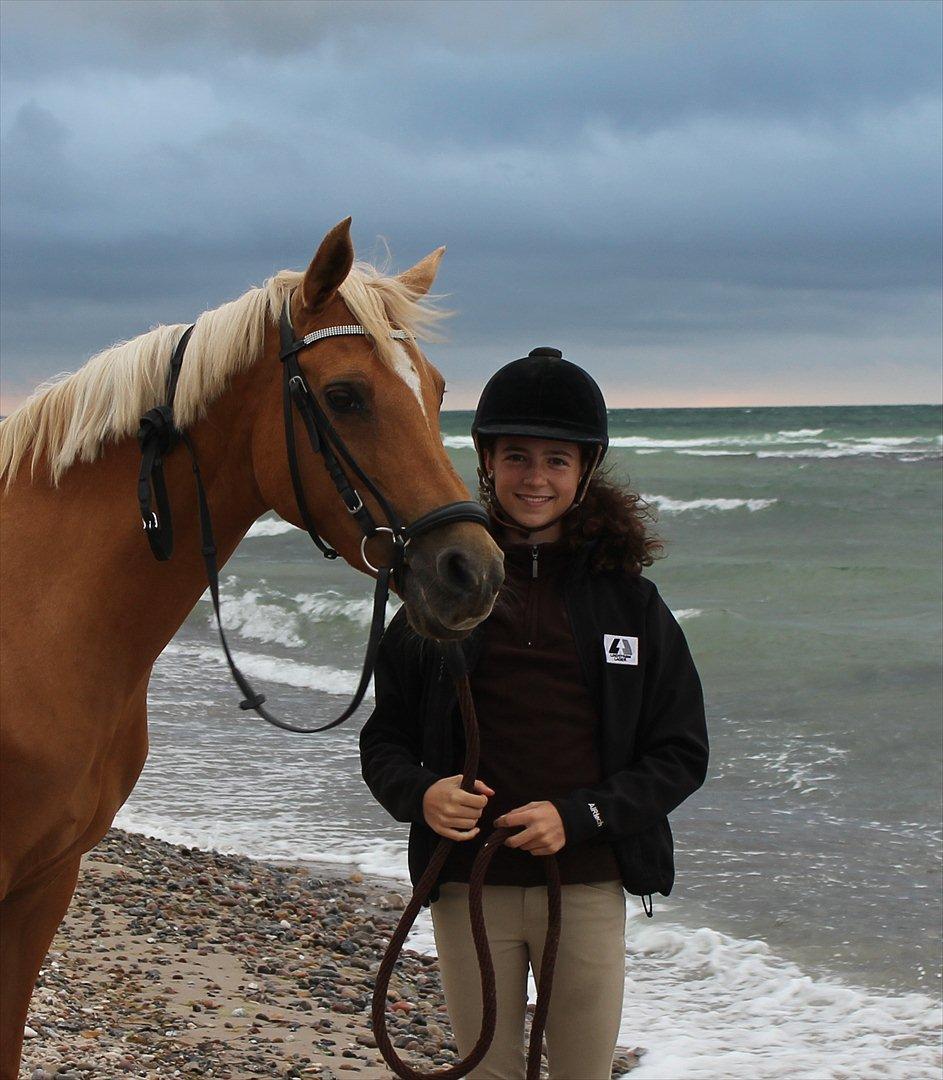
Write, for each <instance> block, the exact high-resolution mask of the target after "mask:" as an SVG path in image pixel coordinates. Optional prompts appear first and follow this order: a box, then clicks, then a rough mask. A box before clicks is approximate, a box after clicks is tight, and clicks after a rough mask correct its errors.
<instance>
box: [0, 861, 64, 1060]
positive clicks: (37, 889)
mask: <svg viewBox="0 0 943 1080" xmlns="http://www.w3.org/2000/svg"><path fill="white" fill-rule="evenodd" d="M80 861H81V860H80V857H79V856H74V857H71V858H70V859H69V860H68V861H67V862H66V863H65V864H64V865H63V867H62V869H61V870H60V871H59V873H58V874H57V875H56V876H55V877H53V878H51V879H49V878H47V879H45V880H44V881H42V882H40V883H37V884H34V885H27V886H25V887H24V888H22V889H19V890H18V891H17V892H15V893H11V894H10V895H8V896H6V897H5V898H4V899H3V901H2V902H0V1080H16V1076H17V1071H18V1069H19V1065H20V1053H21V1049H22V1044H23V1028H24V1027H25V1026H26V1016H27V1012H28V1010H29V1001H30V997H31V996H32V993H33V986H34V985H35V983H36V977H37V975H38V974H39V969H40V967H42V963H43V958H44V957H45V955H46V952H47V950H48V949H49V946H50V944H51V943H52V939H53V938H54V937H55V934H56V930H57V929H58V927H59V923H60V922H61V921H62V919H63V916H64V915H65V913H66V909H67V908H68V906H69V901H70V900H71V899H72V893H73V892H74V891H75V882H76V879H77V878H78V873H79V862H80Z"/></svg>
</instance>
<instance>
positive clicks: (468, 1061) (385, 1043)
mask: <svg viewBox="0 0 943 1080" xmlns="http://www.w3.org/2000/svg"><path fill="white" fill-rule="evenodd" d="M446 655H447V656H448V658H449V667H450V669H451V671H452V677H453V679H454V680H455V689H456V692H457V695H458V705H459V710H460V712H461V714H462V722H463V724H464V728H465V747H466V749H465V761H464V764H463V766H462V783H461V788H462V791H469V792H470V791H473V790H474V787H475V778H476V776H477V775H478V756H479V740H478V719H477V717H476V715H475V703H474V701H473V699H472V693H471V687H470V686H469V682H468V674H467V672H466V671H465V665H464V657H463V656H462V653H461V652H460V650H459V649H458V648H457V647H451V648H449V649H448V651H447V654H446ZM518 831H519V830H518V829H495V830H494V832H493V833H492V834H491V835H490V836H489V837H488V839H487V840H486V841H485V842H484V844H483V845H482V848H481V850H480V851H479V852H478V856H477V858H476V859H475V862H474V865H473V866H472V871H471V875H470V880H469V883H468V909H469V915H470V918H471V931H472V938H473V940H474V943H475V953H476V954H477V956H478V968H479V971H480V973H481V1002H482V1014H481V1032H480V1034H479V1036H478V1041H477V1042H476V1043H475V1045H474V1047H473V1048H472V1050H471V1052H470V1053H469V1054H468V1055H467V1056H466V1057H464V1058H462V1060H461V1061H459V1062H457V1063H456V1064H455V1065H450V1066H449V1067H448V1068H447V1069H440V1070H438V1071H437V1072H420V1071H419V1070H418V1069H414V1068H412V1066H410V1065H407V1064H406V1062H405V1061H403V1059H402V1058H401V1057H400V1056H399V1055H398V1054H397V1053H396V1050H395V1049H394V1047H393V1043H392V1041H391V1039H390V1036H389V1033H388V1031H387V1029H386V994H387V990H388V989H389V985H390V977H391V976H392V974H393V968H394V966H395V964H396V961H397V959H398V958H399V954H400V951H401V950H402V948H403V944H404V942H405V941H406V937H407V935H408V934H409V931H410V929H411V928H412V925H413V923H414V922H415V921H416V916H417V915H418V914H419V911H420V909H421V908H422V904H423V901H424V900H425V899H426V897H427V896H428V895H429V893H430V892H431V891H432V889H433V887H434V886H435V883H436V880H437V879H438V876H439V871H440V870H441V869H442V864H443V863H444V862H445V860H446V858H447V856H448V854H449V852H450V851H451V850H452V845H453V844H454V843H455V841H454V840H449V839H447V838H445V837H443V838H442V839H441V840H440V841H439V843H438V845H437V846H436V849H435V851H434V852H433V855H432V859H431V860H430V862H429V865H428V866H427V867H426V870H425V873H424V874H423V875H422V877H421V878H420V879H419V881H418V882H417V883H416V888H415V889H414V890H413V895H412V897H411V898H410V900H409V903H408V904H407V905H406V910H405V911H404V912H403V914H402V916H401V917H400V920H399V923H398V925H397V927H396V930H395V931H394V932H393V936H392V938H391V939H390V943H389V945H388V946H387V949H386V953H385V954H384V956H383V960H382V961H381V962H380V967H379V969H378V971H377V980H376V986H375V987H374V991H373V1008H372V1013H371V1017H372V1022H373V1034H374V1038H375V1039H376V1041H377V1046H378V1047H379V1049H380V1052H381V1053H382V1054H383V1059H384V1060H385V1061H386V1063H387V1065H389V1067H390V1068H391V1069H392V1070H393V1072H394V1073H395V1074H396V1075H397V1076H398V1077H400V1078H401V1080H453V1078H458V1077H460V1076H466V1075H467V1074H468V1073H470V1072H471V1070H472V1069H474V1068H475V1066H476V1065H478V1064H480V1063H481V1060H482V1059H483V1058H484V1056H485V1054H487V1053H488V1050H489V1049H490V1047H491V1043H492V1041H493V1040H494V1029H495V1024H496V1021H497V1007H496V1002H495V985H494V964H493V963H492V960H491V949H490V947H489V945H488V935H487V932H486V930H485V920H484V913H483V911H482V896H481V892H482V886H483V884H484V879H485V874H486V873H487V871H488V866H489V864H490V862H491V859H492V858H493V857H494V853H495V852H496V851H497V849H498V848H499V847H500V846H501V845H502V844H503V843H504V841H505V840H506V839H507V838H508V837H509V836H512V835H513V834H514V833H515V832H518ZM542 858H543V862H544V870H545V872H546V875H547V935H546V937H545V939H544V951H543V957H542V959H541V963H540V975H539V977H538V980H537V1005H536V1008H535V1009H534V1016H533V1019H532V1021H531V1029H530V1043H529V1044H528V1050H527V1080H538V1078H539V1076H540V1061H541V1053H542V1049H543V1035H544V1027H545V1026H546V1023H547V1010H548V1009H549V1007H550V993H551V989H552V987H553V970H554V964H555V962H556V958H557V948H558V946H559V944H560V908H561V903H560V870H559V867H558V866H557V860H556V858H555V857H554V856H553V855H546V856H542Z"/></svg>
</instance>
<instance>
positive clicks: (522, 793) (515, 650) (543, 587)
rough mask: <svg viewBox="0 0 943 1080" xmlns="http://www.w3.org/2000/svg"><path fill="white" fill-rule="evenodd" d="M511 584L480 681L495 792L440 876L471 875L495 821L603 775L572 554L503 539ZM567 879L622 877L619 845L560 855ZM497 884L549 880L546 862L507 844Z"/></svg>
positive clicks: (600, 842) (489, 638) (486, 768)
mask: <svg viewBox="0 0 943 1080" xmlns="http://www.w3.org/2000/svg"><path fill="white" fill-rule="evenodd" d="M499 542H500V543H501V546H502V547H503V548H504V552H505V563H504V568H505V575H506V578H505V581H506V584H505V587H504V589H503V590H502V592H501V596H500V597H499V599H498V603H497V604H496V605H495V609H494V611H493V612H492V614H491V615H490V617H489V618H488V620H487V622H486V623H485V627H484V640H483V645H482V652H481V656H480V659H479V661H478V663H477V665H476V667H475V670H474V672H473V673H472V678H471V685H472V692H473V694H474V698H475V708H476V711H477V713H478V724H479V727H480V730H481V762H480V765H479V768H478V776H479V777H480V778H481V779H482V780H484V781H485V783H486V784H488V785H490V786H491V787H492V788H494V790H495V795H493V796H492V797H491V798H490V799H489V800H488V805H487V806H486V807H485V810H484V812H483V814H482V816H481V819H480V820H479V823H478V824H479V826H480V828H481V831H480V832H479V834H478V835H477V836H476V837H475V839H474V840H468V841H462V842H459V843H457V844H455V846H454V848H453V849H452V852H451V854H450V855H449V857H448V859H447V860H446V863H445V865H444V867H443V868H442V873H441V874H440V877H439V881H440V882H442V881H468V880H469V875H470V873H471V866H472V863H473V862H474V859H475V855H476V854H477V853H478V849H479V848H480V847H481V844H482V843H483V842H484V840H485V838H487V837H488V836H489V835H490V834H491V831H492V829H493V827H494V819H495V818H496V817H499V816H500V815H501V814H504V813H506V812H507V811H508V810H513V809H516V808H517V807H520V806H523V805H525V804H526V803H528V802H535V801H538V800H543V799H554V798H560V797H562V796H565V795H568V794H569V793H570V792H571V791H572V790H573V789H574V788H578V787H586V786H590V785H593V784H598V783H599V782H600V780H601V779H602V772H601V769H600V762H599V751H598V746H597V729H598V726H599V720H598V717H597V715H596V711H595V709H594V708H593V703H592V700H591V697H590V693H589V688H588V687H587V685H586V681H585V679H584V676H583V670H582V667H581V665H580V660H579V656H578V654H577V651H576V642H575V641H574V640H573V633H572V631H571V629H570V622H569V619H568V617H567V613H566V607H565V604H564V599H563V583H564V580H565V577H566V571H567V567H568V564H569V559H570V557H571V556H570V554H569V553H568V552H567V551H566V550H565V544H564V542H562V541H557V542H554V543H549V544H540V545H538V546H536V547H532V546H530V545H527V544H508V543H506V542H504V541H499ZM557 860H558V862H559V866H560V879H561V881H562V882H563V883H564V884H577V883H580V882H590V881H611V880H613V879H618V878H620V877H621V875H620V873H619V868H618V865H617V864H616V861H615V856H614V855H613V852H612V848H611V846H610V844H609V843H608V842H607V841H606V840H605V839H602V838H594V839H592V840H589V841H587V842H586V843H584V844H578V845H575V846H573V847H570V846H569V845H568V844H567V845H565V846H564V847H563V848H562V850H561V851H559V852H558V853H557ZM485 881H486V883H487V884H489V885H543V884H545V882H546V877H545V874H544V866H543V860H542V859H540V858H538V857H536V856H534V855H530V854H529V853H528V852H525V851H518V850H515V849H513V848H508V847H504V846H502V847H501V848H499V849H498V850H497V852H496V853H495V855H494V858H493V859H492V861H491V866H490V868H489V870H488V875H487V877H486V879H485Z"/></svg>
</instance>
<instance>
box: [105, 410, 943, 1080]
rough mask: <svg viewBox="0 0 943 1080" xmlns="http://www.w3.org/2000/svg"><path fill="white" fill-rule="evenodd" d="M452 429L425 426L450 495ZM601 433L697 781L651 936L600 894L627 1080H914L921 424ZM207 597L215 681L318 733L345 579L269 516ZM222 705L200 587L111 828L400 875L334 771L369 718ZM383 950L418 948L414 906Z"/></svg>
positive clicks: (936, 767)
mask: <svg viewBox="0 0 943 1080" xmlns="http://www.w3.org/2000/svg"><path fill="white" fill-rule="evenodd" d="M470 422H471V414H470V413H467V412H447V413H445V414H443V416H442V431H443V441H444V444H445V447H446V448H447V452H448V454H449V456H450V458H451V459H452V461H453V462H454V464H455V466H456V468H457V469H458V472H459V473H460V474H461V476H462V477H463V478H464V480H465V481H466V483H467V484H468V485H469V488H470V490H473V489H474V477H475V464H476V461H475V455H474V451H473V449H472V445H471V439H470V437H469V434H468V432H469V425H470ZM609 422H610V432H611V449H610V451H609V460H610V461H611V463H612V467H613V474H614V475H615V476H616V477H618V478H619V479H620V480H621V481H623V482H624V483H626V484H628V485H630V486H631V487H632V488H634V489H635V490H637V491H639V492H640V493H641V494H642V495H643V497H644V498H645V499H646V500H647V502H648V503H649V504H650V505H651V507H652V508H653V509H654V510H655V511H656V513H657V517H658V521H657V525H656V526H655V530H656V531H657V533H658V534H659V535H660V536H661V537H662V538H663V539H664V540H665V543H666V557H665V558H663V559H661V560H659V561H658V562H657V563H656V564H655V565H654V566H652V567H651V568H650V569H649V570H647V571H646V574H647V576H648V577H650V578H652V579H653V580H654V581H655V582H656V583H657V585H658V588H659V590H660V591H661V593H662V595H663V596H664V597H665V599H666V601H667V603H668V604H669V606H670V607H671V608H672V610H673V611H674V613H675V615H676V616H677V618H678V619H679V621H680V623H681V626H682V628H683V630H684V633H685V635H686V637H687V640H688V642H689V644H690V647H691V651H692V653H693V656H694V659H695V662H696V664H697V666H698V669H699V671H700V674H701V678H702V681H703V685H704V692H705V699H706V705H707V712H708V722H709V726H710V734H711V744H712V758H711V766H710V772H709V775H708V779H707V782H706V783H705V785H704V786H703V788H702V789H701V790H699V791H698V792H697V793H696V794H695V795H693V796H692V797H691V798H690V799H688V800H687V801H686V802H685V803H684V804H683V805H682V806H681V807H679V808H678V810H677V811H676V812H675V813H674V814H673V815H672V825H673V828H674V832H675V837H676V848H677V869H678V877H677V883H676V886H675V888H674V891H673V892H672V894H671V896H670V897H668V898H664V897H656V898H655V916H654V918H653V919H648V918H646V916H645V915H644V913H643V911H642V909H641V906H640V904H639V902H638V901H637V899H636V898H634V897H629V898H628V910H629V917H628V923H627V930H626V942H625V944H626V985H625V1003H624V1011H623V1019H622V1031H621V1037H620V1044H622V1045H625V1046H629V1047H635V1046H642V1047H644V1048H645V1050H646V1054H645V1056H644V1057H643V1059H642V1063H641V1065H640V1066H639V1067H638V1069H637V1070H635V1071H634V1072H633V1073H632V1076H633V1078H634V1080H649V1078H655V1077H661V1078H678V1077H685V1078H696V1077H710V1078H712V1080H724V1078H728V1077H729V1078H735V1077H736V1078H744V1080H747V1078H749V1080H757V1078H764V1077H770V1078H774V1077H775V1078H783V1077H789V1078H810V1080H811V1078H814V1080H820V1078H846V1077H847V1078H856V1080H857V1078H868V1077H891V1078H900V1080H918V1078H923V1077H927V1078H929V1077H934V1078H936V1077H939V1075H940V1069H941V1056H940V1030H941V1020H943V1012H941V950H940V931H941V782H943V776H941V702H943V664H941V640H943V626H941V611H943V603H941V600H943V580H941V578H943V570H941V565H943V558H941V556H943V537H941V521H943V469H941V458H943V435H941V431H943V410H941V408H940V407H936V406H924V405H914V406H906V405H904V406H861V407H837V406H836V407H825V406H822V407H819V406H816V407H790V408H765V407H756V408H723V409H717V408H712V409H693V408H689V409H637V410H636V409H618V410H612V412H611V413H610V416H609ZM406 464H407V460H406V458H404V465H406ZM222 578H223V590H222V591H223V611H224V620H225V625H226V627H227V630H228V631H229V632H230V640H231V643H232V645H233V647H234V650H235V652H236V655H237V658H238V662H239V663H240V665H241V666H242V668H243V669H244V670H245V671H246V673H247V674H248V675H249V676H250V678H251V679H253V681H254V682H257V683H258V684H259V685H260V686H262V687H264V692H266V693H267V694H268V699H269V703H270V707H271V708H273V709H274V710H277V712H278V713H279V714H280V715H282V716H285V717H286V718H289V719H292V720H295V721H297V722H303V723H306V724H316V723H319V722H326V721H327V720H330V719H332V718H333V717H334V716H336V715H337V714H338V713H339V712H340V711H341V710H342V708H343V707H344V705H345V704H346V702H347V699H348V697H349V695H350V694H351V692H352V690H353V688H354V686H355V685H356V682H357V678H358V674H359V670H360V665H361V661H362V657H363V649H364V644H365V641H366V634H367V624H368V620H369V612H370V605H371V599H370V597H371V586H372V582H371V581H370V580H369V579H368V578H366V577H365V576H362V575H360V574H358V573H356V572H355V571H353V570H352V569H350V567H348V566H346V565H345V564H340V562H339V561H338V562H337V563H331V562H327V561H326V560H324V559H323V558H322V557H321V556H320V554H319V553H318V552H317V550H316V549H315V548H314V547H313V545H312V544H311V542H310V540H309V539H308V537H307V535H306V534H305V533H303V532H301V531H299V530H297V529H295V528H293V527H292V526H291V525H289V524H288V523H286V522H284V521H281V520H279V519H278V518H276V517H274V516H272V515H267V516H266V517H264V518H262V519H261V520H260V521H258V522H257V523H256V524H255V525H254V526H253V527H252V529H251V530H250V531H249V534H248V535H247V537H246V538H245V540H244V541H243V542H242V544H241V545H240V546H239V548H238V550H237V551H236V553H235V555H234V556H233V558H232V559H231V560H230V562H229V563H228V564H227V565H226V567H225V569H224V571H223V574H222ZM394 609H395V605H394V604H391V605H390V614H392V612H393V610H394ZM238 702H239V692H238V690H237V689H236V688H235V686H233V685H232V683H231V682H230V680H229V675H228V671H227V668H226V667H225V664H224V662H223V656H222V652H221V650H220V648H219V644H218V640H217V637H216V632H215V629H214V624H213V620H212V610H211V606H210V603H209V601H208V597H206V596H204V597H203V599H202V600H201V601H200V602H199V603H197V605H196V607H195V608H194V610H193V612H192V613H191V615H190V616H189V618H188V619H187V621H186V622H185V624H184V625H183V626H182V627H181V629H180V631H179V633H178V634H177V635H176V637H175V638H174V640H173V641H172V642H171V643H170V644H169V645H168V647H167V649H166V650H165V651H164V653H163V655H162V656H161V658H160V659H159V661H158V662H157V665H156V667H155V670H154V675H153V679H152V682H151V687H150V694H149V703H150V733H151V750H150V756H149V759H148V762H147V765H146V766H145V769H144V772H143V774H142V776H141V779H140V781H139V783H138V785H137V787H136V788H135V790H134V792H133V794H132V796H131V798H130V799H129V801H128V803H127V804H126V806H125V807H124V808H123V809H122V811H121V812H120V814H119V816H118V819H117V824H119V825H121V826H123V827H124V828H127V829H131V830H135V831H139V832H143V833H147V834H150V835H154V836H159V837H162V838H164V839H167V840H170V841H173V842H177V843H182V844H187V845H190V846H198V847H201V848H215V849H218V850H220V851H226V852H240V853H243V854H246V855H250V856H254V857H258V858H263V859H267V860H285V861H290V862H292V863H298V862H305V861H310V862H313V863H324V862H330V863H334V864H338V865H339V866H340V867H341V868H342V870H346V871H348V872H352V871H353V870H354V869H358V870H360V871H362V872H364V873H366V874H372V875H382V876H385V877H390V878H395V879H399V880H400V881H402V882H404V883H405V881H406V869H405V867H406V827H405V826H404V825H401V824H399V823H397V822H395V821H393V820H392V819H390V818H389V817H388V816H387V815H386V813H385V811H384V810H383V809H382V808H381V807H380V806H379V805H378V804H377V803H376V802H374V800H373V798H372V797H371V795H370V792H369V791H368V790H367V788H366V786H365V785H364V783H363V780H362V779H361V776H360V768H359V762H358V754H357V736H358V731H359V728H360V726H361V724H362V723H363V721H364V719H365V718H366V717H367V716H368V715H369V711H370V708H371V707H372V698H369V697H368V699H367V702H366V703H365V705H364V706H363V707H362V709H361V711H360V713H359V714H358V716H357V717H355V718H354V719H353V720H352V721H350V722H348V723H347V724H346V725H344V726H341V727H339V728H337V729H335V730H333V731H330V732H327V733H325V734H319V735H309V736H303V735H293V734H288V733H285V732H282V731H278V730H276V729H274V728H271V727H269V726H267V725H266V724H264V723H263V722H262V721H260V720H258V719H257V718H256V717H255V716H254V715H253V714H246V713H244V712H240V710H239V707H238ZM409 947H411V948H415V949H419V950H420V951H424V952H429V953H434V951H435V945H434V942H433V939H432V934H431V927H430V922H429V918H428V912H427V911H426V912H424V913H423V916H422V917H421V919H420V921H419V923H418V924H417V928H416V929H415V931H414V932H413V935H412V937H411V939H410V943H409Z"/></svg>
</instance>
